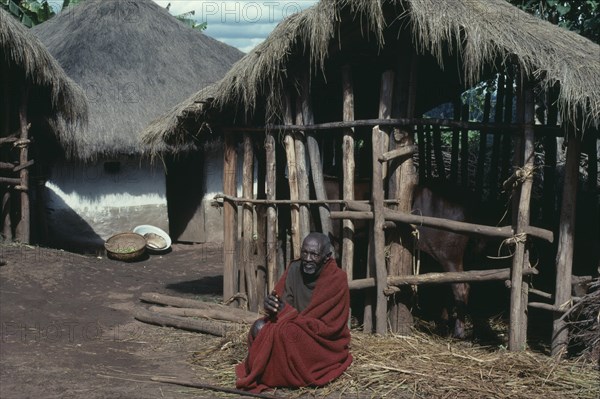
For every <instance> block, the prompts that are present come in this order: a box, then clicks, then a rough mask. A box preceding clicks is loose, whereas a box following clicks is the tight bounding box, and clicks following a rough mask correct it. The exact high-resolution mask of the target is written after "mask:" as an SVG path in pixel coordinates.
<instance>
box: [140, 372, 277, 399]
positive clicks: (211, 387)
mask: <svg viewBox="0 0 600 399" xmlns="http://www.w3.org/2000/svg"><path fill="white" fill-rule="evenodd" d="M150 380H151V381H155V382H164V383H167V384H175V385H181V386H183V387H190V388H198V389H208V390H210V391H218V392H227V393H232V394H236V395H241V396H248V397H251V398H263V399H277V398H279V399H280V398H281V396H273V395H269V394H265V393H254V392H248V391H242V390H241V389H235V388H226V387H219V386H216V385H209V384H204V383H201V382H193V381H184V380H179V379H177V378H171V377H160V376H155V377H150Z"/></svg>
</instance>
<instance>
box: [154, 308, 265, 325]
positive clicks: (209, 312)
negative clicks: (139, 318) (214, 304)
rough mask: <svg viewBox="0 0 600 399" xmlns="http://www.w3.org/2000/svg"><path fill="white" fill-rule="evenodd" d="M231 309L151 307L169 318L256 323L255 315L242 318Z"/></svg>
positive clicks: (251, 314)
mask: <svg viewBox="0 0 600 399" xmlns="http://www.w3.org/2000/svg"><path fill="white" fill-rule="evenodd" d="M228 310H230V309H226V310H221V309H191V308H171V307H168V308H165V307H162V306H151V307H150V311H151V312H154V313H159V314H163V315H167V316H182V317H202V318H205V319H214V320H225V321H233V322H235V323H246V324H252V323H254V322H255V321H256V319H257V317H256V315H254V313H250V312H248V313H249V314H248V315H247V316H240V315H236V314H232V313H231V312H228Z"/></svg>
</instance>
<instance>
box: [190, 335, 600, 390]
mask: <svg viewBox="0 0 600 399" xmlns="http://www.w3.org/2000/svg"><path fill="white" fill-rule="evenodd" d="M244 338H245V335H244V334H239V333H238V334H237V335H235V336H233V337H230V338H228V339H225V340H219V339H217V338H209V339H207V341H206V345H205V346H203V347H202V348H197V351H196V353H195V354H194V358H193V359H194V360H193V362H194V363H195V364H196V366H197V368H198V371H199V374H198V378H199V379H200V380H202V381H204V382H207V381H210V382H211V383H213V384H218V385H221V386H227V387H233V386H234V384H235V374H234V369H233V366H234V365H235V364H237V363H239V362H240V361H242V360H243V359H244V356H245V354H246V343H245V339H244ZM351 352H352V355H353V356H354V362H353V363H352V365H351V366H350V367H349V368H348V370H347V371H346V372H345V373H344V374H343V375H342V376H341V377H340V378H339V379H337V380H335V381H333V382H332V383H330V384H329V385H327V386H325V387H322V388H303V389H299V390H289V389H283V390H277V391H276V392H275V394H276V395H277V396H281V397H286V398H298V397H319V398H325V397H326V398H346V397H351V398H382V397H392V398H465V399H466V398H469V399H470V398H506V399H509V398H510V399H514V398H528V399H531V398H544V399H552V398H556V399H559V398H560V399H563V398H578V399H583V398H590V399H591V398H597V397H598V396H599V395H600V384H598V380H599V378H600V371H599V370H598V369H597V368H596V367H594V365H592V364H590V363H586V362H583V361H579V362H573V361H566V360H558V359H554V358H551V357H547V356H544V355H541V354H538V353H533V352H531V351H524V352H508V351H506V350H504V349H502V348H489V347H480V346H474V345H472V344H469V343H466V342H459V341H449V340H446V339H441V338H436V337H433V336H430V335H426V334H423V333H415V334H414V335H412V336H400V335H390V336H387V337H379V336H375V335H371V334H364V333H362V332H357V331H353V332H352V341H351ZM212 394H214V393H211V395H212Z"/></svg>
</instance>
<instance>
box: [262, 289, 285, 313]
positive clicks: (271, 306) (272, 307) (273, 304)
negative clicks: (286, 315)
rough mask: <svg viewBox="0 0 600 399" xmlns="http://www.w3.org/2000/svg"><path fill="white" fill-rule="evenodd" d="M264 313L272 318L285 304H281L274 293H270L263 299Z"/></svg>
mask: <svg viewBox="0 0 600 399" xmlns="http://www.w3.org/2000/svg"><path fill="white" fill-rule="evenodd" d="M264 306H265V311H266V312H267V314H268V315H269V316H274V315H276V314H277V313H279V312H281V311H282V310H283V308H284V306H285V302H283V301H282V300H281V299H280V298H279V297H278V296H277V293H276V292H275V291H273V292H272V293H270V294H269V295H267V296H266V297H265V303H264Z"/></svg>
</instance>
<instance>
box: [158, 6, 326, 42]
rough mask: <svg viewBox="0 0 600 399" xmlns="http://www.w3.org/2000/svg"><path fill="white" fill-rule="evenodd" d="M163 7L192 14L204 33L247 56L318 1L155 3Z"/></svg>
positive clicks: (174, 13) (178, 12)
mask: <svg viewBox="0 0 600 399" xmlns="http://www.w3.org/2000/svg"><path fill="white" fill-rule="evenodd" d="M154 1H155V2H156V3H158V4H159V5H160V6H162V7H166V6H167V4H169V3H171V8H170V12H171V14H173V15H179V14H183V13H186V12H189V11H194V12H195V15H194V18H195V19H196V20H197V21H198V22H199V23H200V22H207V24H208V28H207V29H206V30H205V31H204V33H206V34H207V35H209V36H212V37H214V38H215V39H217V40H220V41H222V42H225V43H227V44H230V45H232V46H234V47H237V48H239V49H240V50H242V51H243V52H248V51H250V50H252V48H254V46H256V45H257V44H259V43H260V42H262V41H263V40H264V39H265V38H266V37H267V35H268V34H269V33H271V31H272V30H273V28H275V26H276V25H277V24H278V23H279V22H280V21H281V20H282V19H284V18H285V17H287V16H288V15H291V14H294V13H296V12H298V11H301V10H304V9H306V8H308V7H310V6H312V5H313V4H315V3H316V2H317V0H295V1H288V0H272V1H271V0H259V1H252V0H238V1H215V0H191V1H185V0H170V1H169V0H167V1H162V0H154Z"/></svg>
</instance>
